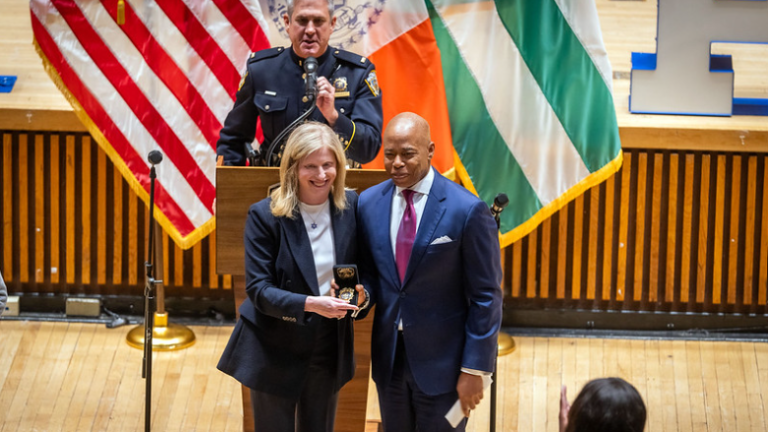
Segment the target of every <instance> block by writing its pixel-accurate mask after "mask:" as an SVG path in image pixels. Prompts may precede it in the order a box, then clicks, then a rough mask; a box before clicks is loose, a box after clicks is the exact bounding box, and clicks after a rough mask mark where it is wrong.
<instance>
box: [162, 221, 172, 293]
mask: <svg viewBox="0 0 768 432" xmlns="http://www.w3.org/2000/svg"><path fill="white" fill-rule="evenodd" d="M161 236H162V240H163V243H162V244H163V251H162V254H163V262H164V263H166V265H164V266H163V280H164V281H167V282H166V283H165V286H166V287H167V286H169V285H170V280H171V278H170V276H169V275H170V273H169V272H170V270H169V269H170V268H171V267H173V265H172V263H171V260H170V256H171V255H170V252H169V248H170V247H171V246H170V242H171V238H170V236H168V234H167V233H165V231H163V233H162V234H161Z"/></svg>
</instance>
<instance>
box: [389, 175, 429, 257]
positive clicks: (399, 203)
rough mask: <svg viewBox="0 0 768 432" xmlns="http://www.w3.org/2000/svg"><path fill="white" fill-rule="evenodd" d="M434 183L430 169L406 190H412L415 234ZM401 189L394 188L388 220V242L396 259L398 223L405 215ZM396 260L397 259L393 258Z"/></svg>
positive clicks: (398, 187)
mask: <svg viewBox="0 0 768 432" xmlns="http://www.w3.org/2000/svg"><path fill="white" fill-rule="evenodd" d="M434 181H435V172H434V171H432V168H430V169H429V172H428V173H427V175H426V176H424V178H423V179H421V180H419V182H418V183H416V184H415V185H413V187H410V188H408V189H411V190H413V191H414V192H415V193H414V194H413V209H414V210H415V211H416V232H417V233H418V232H419V224H421V216H422V215H423V214H424V207H426V206H427V198H429V191H430V190H431V189H432V183H434ZM403 189H406V188H401V187H400V186H396V190H395V193H394V194H393V195H392V213H391V215H390V216H391V217H390V218H389V220H390V222H389V240H390V241H391V242H392V254H393V255H394V256H395V257H397V255H396V254H397V251H396V249H395V248H396V246H397V231H398V230H399V229H400V221H401V220H402V219H403V213H405V197H404V196H403ZM395 260H397V258H395Z"/></svg>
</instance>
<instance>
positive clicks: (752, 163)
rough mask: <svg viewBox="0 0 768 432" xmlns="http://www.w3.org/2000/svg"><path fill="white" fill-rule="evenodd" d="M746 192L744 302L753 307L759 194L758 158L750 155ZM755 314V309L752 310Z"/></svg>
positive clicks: (744, 211) (744, 212)
mask: <svg viewBox="0 0 768 432" xmlns="http://www.w3.org/2000/svg"><path fill="white" fill-rule="evenodd" d="M746 180H747V181H746V188H745V189H746V192H745V195H746V196H745V199H744V201H745V204H744V205H745V208H744V210H743V212H742V213H743V215H744V232H745V235H744V295H743V297H742V302H743V304H744V305H753V304H755V303H756V301H754V300H757V297H756V296H753V294H756V293H757V291H756V290H753V288H754V276H755V273H754V259H753V257H754V256H755V236H754V235H753V234H752V233H754V232H755V211H756V210H757V209H756V207H755V201H756V198H757V196H756V194H757V187H756V186H757V184H758V183H757V181H756V180H757V156H755V155H750V156H749V157H748V158H747V173H746ZM750 310H751V311H752V312H753V313H754V308H750Z"/></svg>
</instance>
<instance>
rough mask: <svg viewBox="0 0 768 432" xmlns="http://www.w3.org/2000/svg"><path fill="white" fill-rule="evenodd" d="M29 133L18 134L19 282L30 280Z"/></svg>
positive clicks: (17, 249)
mask: <svg viewBox="0 0 768 432" xmlns="http://www.w3.org/2000/svg"><path fill="white" fill-rule="evenodd" d="M27 138H28V136H27V134H20V135H18V149H19V152H18V154H19V165H18V167H19V169H18V173H19V174H18V182H19V183H18V184H19V200H18V202H19V215H18V223H19V243H18V248H15V250H16V251H17V253H18V256H19V282H21V283H27V282H29V186H30V185H29V181H28V179H29V163H30V161H29V157H28V155H29V146H28V144H27Z"/></svg>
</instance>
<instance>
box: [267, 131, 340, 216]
mask: <svg viewBox="0 0 768 432" xmlns="http://www.w3.org/2000/svg"><path fill="white" fill-rule="evenodd" d="M323 147H327V148H328V149H330V150H331V152H332V153H333V155H334V156H335V157H336V179H335V180H334V181H333V185H332V186H331V195H332V197H333V198H332V199H333V205H334V206H335V207H336V209H338V210H344V209H345V208H346V207H347V195H346V192H345V190H344V184H345V181H346V177H347V158H346V156H344V148H343V147H342V146H341V142H340V141H339V137H338V136H336V134H335V133H334V132H333V130H332V129H331V128H330V127H329V126H328V125H325V124H323V123H318V122H307V123H304V124H302V125H301V126H299V127H297V128H296V129H295V130H294V131H293V132H291V135H290V136H289V137H288V142H287V143H286V144H285V150H284V151H283V158H282V161H281V162H280V187H279V188H277V189H275V190H274V191H272V195H271V197H272V203H271V204H270V209H271V210H272V215H274V216H275V217H281V216H285V217H287V218H290V219H293V218H294V217H295V216H296V212H297V209H298V208H299V163H300V162H301V160H302V159H304V158H305V157H307V156H309V155H310V154H312V153H314V152H316V151H318V150H320V149H321V148H323Z"/></svg>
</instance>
